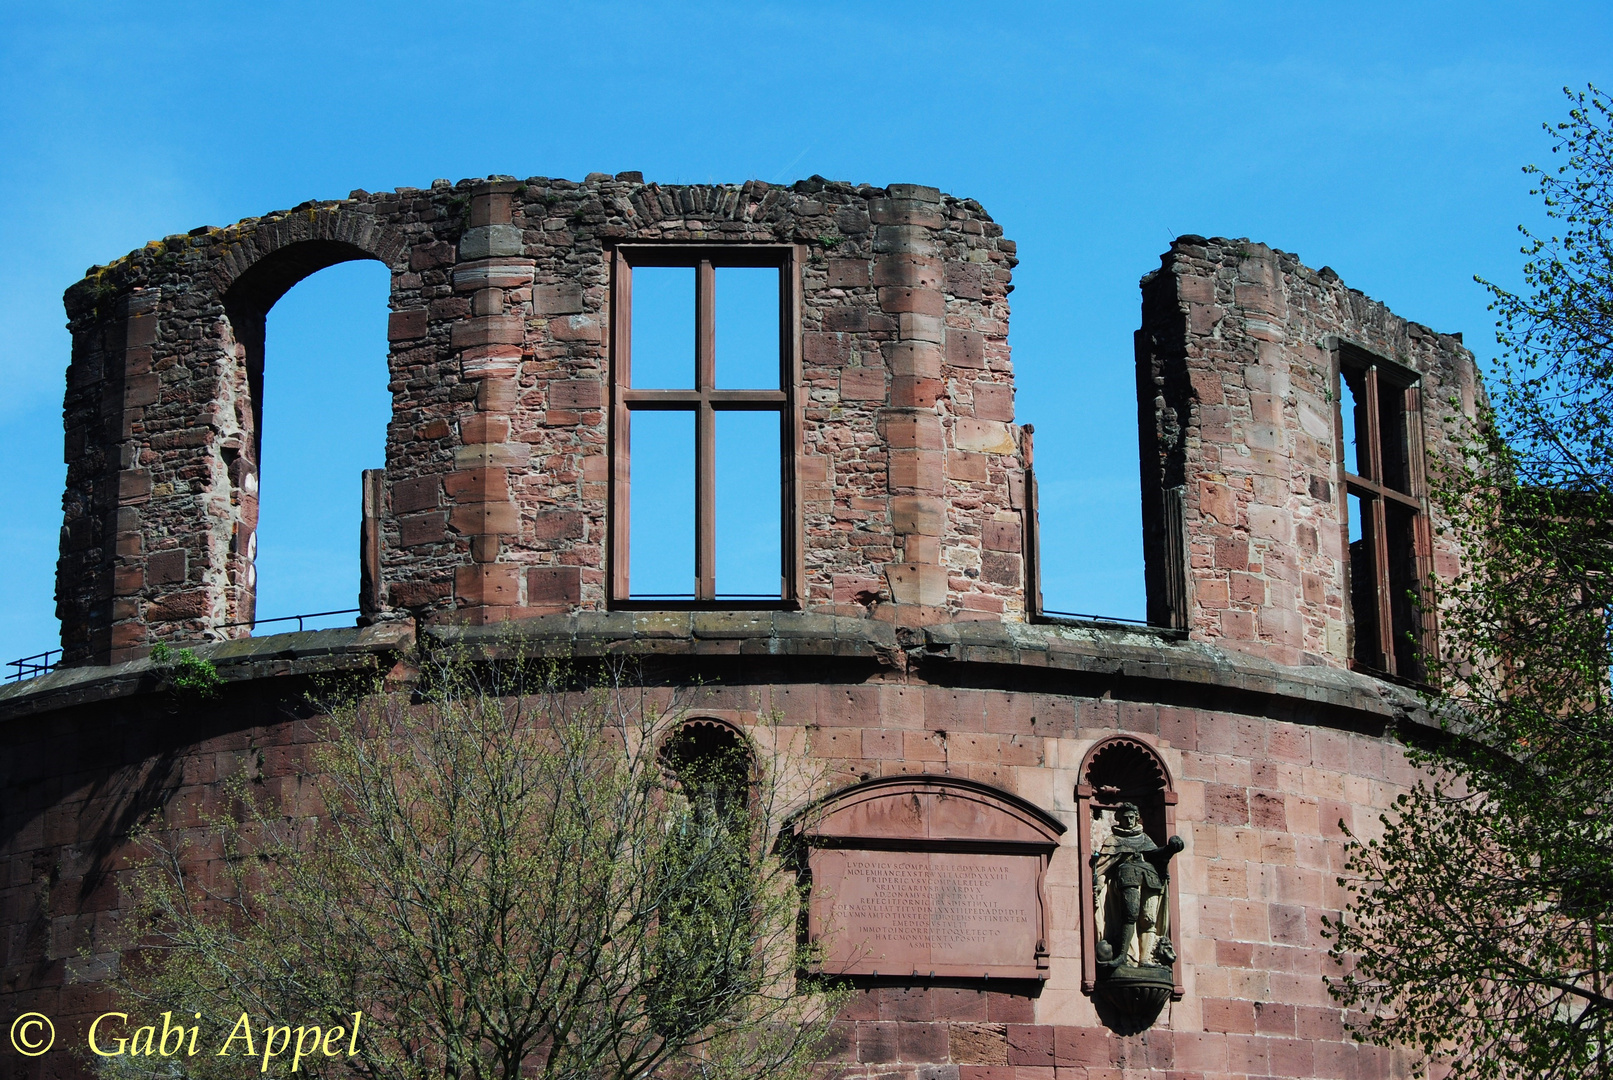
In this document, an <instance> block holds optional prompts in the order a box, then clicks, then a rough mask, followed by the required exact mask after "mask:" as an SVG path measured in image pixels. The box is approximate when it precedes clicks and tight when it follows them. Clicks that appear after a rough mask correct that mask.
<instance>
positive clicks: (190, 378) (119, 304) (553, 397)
mask: <svg viewBox="0 0 1613 1080" xmlns="http://www.w3.org/2000/svg"><path fill="white" fill-rule="evenodd" d="M1001 233H1002V230H1001V229H1000V228H999V227H998V226H997V225H996V224H995V223H993V222H992V221H991V219H990V218H989V217H988V216H987V215H986V214H985V212H984V211H983V210H982V209H981V208H980V206H979V204H978V203H975V202H973V201H972V200H959V199H955V198H952V197H951V196H943V195H942V194H941V193H940V192H938V191H936V190H935V189H934V188H926V187H920V186H917V185H901V184H898V185H893V186H892V187H890V188H888V189H887V188H872V187H868V186H863V187H853V186H851V185H849V184H839V183H829V182H824V181H819V180H812V181H803V182H801V183H799V184H796V185H795V186H794V187H791V188H780V187H772V186H769V185H767V184H762V183H756V182H753V183H749V184H745V185H742V186H712V187H674V188H663V187H660V186H658V185H654V184H644V183H643V182H642V181H641V180H640V178H639V177H638V174H629V173H624V174H622V175H621V176H618V177H615V178H613V177H610V176H606V175H603V174H596V175H593V176H590V177H589V178H588V179H587V180H586V181H584V182H582V183H580V184H579V183H574V182H570V181H564V180H549V179H545V178H534V179H532V180H528V181H525V182H519V183H518V182H515V181H513V180H499V181H493V182H471V181H462V182H461V183H460V184H458V185H455V186H449V185H447V184H446V183H439V184H437V185H434V186H433V187H432V189H431V190H429V191H424V190H416V189H399V190H398V191H395V192H382V193H378V194H370V193H366V192H362V191H360V192H354V193H353V194H352V196H350V197H349V198H348V199H345V200H340V201H335V202H325V203H308V204H304V206H302V207H299V208H298V209H296V210H293V211H290V212H286V213H279V214H272V215H269V216H268V217H265V218H261V219H248V220H246V221H243V222H241V223H239V224H237V225H233V226H230V227H229V228H226V229H212V228H204V229H198V230H194V231H193V232H192V233H191V234H188V235H184V236H173V237H169V238H167V239H166V240H163V241H160V242H155V243H153V244H150V245H148V246H147V247H146V248H144V249H141V250H140V251H136V252H133V253H131V254H130V255H128V256H127V257H125V258H124V259H121V260H119V261H118V262H116V263H114V264H112V265H111V266H108V267H98V268H95V269H94V270H93V271H92V273H91V274H90V275H89V276H88V277H87V278H86V279H85V280H84V281H83V282H81V283H79V284H78V285H75V286H74V287H73V288H72V289H70V290H68V294H67V307H68V314H69V317H70V319H71V320H72V323H71V325H72V329H73V335H74V352H73V363H72V366H71V368H70V370H69V373H68V381H69V391H68V395H67V400H66V414H67V428H68V437H67V458H68V493H67V498H66V519H65V527H64V530H63V539H62V557H61V563H60V566H59V570H58V611H59V614H60V616H61V618H62V620H63V643H64V649H65V653H66V656H65V659H66V661H67V662H69V663H79V662H84V661H86V660H95V661H99V662H105V661H107V660H109V659H127V658H130V657H133V656H137V655H141V654H142V652H143V650H144V649H145V648H146V647H147V646H148V645H149V644H150V642H152V641H156V640H197V639H200V640H207V639H216V638H219V637H232V636H238V635H240V634H242V633H244V632H245V630H244V629H243V628H239V627H237V628H233V629H229V628H225V627H224V626H223V624H225V623H230V622H240V621H244V620H249V619H250V618H251V617H252V616H253V613H254V612H253V601H254V586H255V580H254V576H253V568H252V558H253V555H254V553H255V538H254V535H255V529H256V524H257V489H256V476H257V441H258V434H257V424H258V421H259V416H258V412H259V408H258V405H257V403H256V401H255V393H256V387H257V386H259V385H261V370H262V365H263V364H264V363H268V364H271V365H272V364H273V362H274V360H273V356H272V355H270V356H268V357H267V358H265V356H264V349H263V335H262V323H263V316H264V313H265V312H266V311H267V310H268V308H269V307H270V306H272V304H273V303H274V301H275V300H276V299H278V298H279V296H280V295H281V294H283V293H284V291H285V290H286V289H288V288H290V287H291V285H292V284H294V283H295V282H296V281H297V280H299V279H300V278H301V277H303V276H306V275H307V274H309V273H312V272H314V271H315V270H318V269H320V268H321V267H323V266H327V265H330V264H331V263H333V262H337V261H341V260H344V259H352V258H374V259H378V260H380V261H381V262H383V263H385V264H386V265H388V266H389V267H390V268H391V270H392V297H391V306H392V309H393V310H392V314H391V318H390V321H389V324H388V337H389V339H390V340H391V343H392V344H391V353H390V357H389V365H390V370H391V374H392V391H393V420H392V423H391V425H390V427H389V429H388V437H387V466H386V476H387V482H386V492H387V498H386V500H385V503H386V505H385V506H384V508H383V516H382V522H381V530H380V540H381V542H380V557H381V582H380V595H381V597H382V600H383V603H384V604H385V605H387V606H388V607H390V609H391V612H392V613H394V614H406V613H407V614H415V615H421V616H425V617H427V618H445V617H449V618H455V619H462V620H469V621H473V622H489V621H498V620H502V619H505V618H508V617H512V616H516V615H520V614H533V613H541V612H551V611H557V610H561V611H563V610H569V609H573V608H576V607H579V606H580V607H583V608H588V609H598V608H601V607H603V606H604V604H605V599H606V594H605V580H604V574H605V550H604V544H605V537H606V524H607V523H606V507H607V497H606V496H607V481H608V476H609V471H608V457H607V453H606V451H607V446H608V430H607V427H608V425H607V417H608V410H607V409H606V401H607V395H608V382H607V379H608V367H609V349H610V342H609V328H610V311H609V303H610V299H609V298H610V288H609V284H610V269H609V252H610V249H611V246H612V245H614V244H617V243H622V242H627V241H640V242H660V241H669V240H675V241H682V242H686V243H701V244H704V243H713V244H719V243H774V244H777V243H787V244H794V245H796V246H797V248H798V250H799V252H800V257H801V263H802V267H803V268H802V272H801V282H800V286H801V324H802V340H801V350H802V357H803V364H802V381H801V387H800V388H799V402H798V406H799V409H798V411H799V420H798V422H799V425H800V427H801V430H802V433H803V440H802V441H803V453H802V455H801V459H800V461H799V465H798V476H799V479H800V483H801V487H802V505H803V513H804V520H803V521H802V522H801V527H800V531H801V534H802V538H803V543H804V566H805V580H804V582H803V583H802V585H803V596H802V601H803V604H804V606H806V607H809V608H816V609H836V610H842V611H852V610H856V611H857V612H858V613H859V614H864V615H866V614H869V612H870V610H871V609H874V608H878V607H880V606H885V607H886V609H887V610H886V612H885V616H884V617H886V618H891V619H896V620H898V621H902V622H908V623H917V622H929V621H936V620H939V619H942V618H991V619H995V618H1004V617H1007V618H1017V617H1020V616H1021V615H1022V613H1023V610H1024V605H1023V596H1024V581H1023V575H1024V565H1023V560H1022V558H1021V548H1022V546H1023V540H1022V533H1023V521H1024V512H1025V508H1024V504H1023V490H1024V484H1023V469H1024V463H1023V461H1022V460H1021V455H1020V446H1019V439H1020V433H1019V430H1018V429H1017V428H1016V427H1015V426H1014V425H1013V423H1012V421H1013V415H1014V407H1013V375H1012V368H1011V364H1010V362H1009V357H1008V346H1007V333H1008V306H1007V294H1008V290H1009V287H1010V286H1009V276H1010V270H1011V268H1012V266H1013V265H1014V263H1015V262H1016V259H1015V256H1014V245H1013V243H1012V242H1010V241H1008V240H1005V239H1003V238H1002V235H1001ZM380 614H381V617H383V618H384V617H387V614H388V613H387V612H382V613H380Z"/></svg>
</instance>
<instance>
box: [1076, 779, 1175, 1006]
mask: <svg viewBox="0 0 1613 1080" xmlns="http://www.w3.org/2000/svg"><path fill="white" fill-rule="evenodd" d="M1113 812H1114V827H1113V828H1112V829H1111V830H1110V832H1109V835H1108V836H1107V837H1106V838H1105V839H1104V840H1103V842H1102V844H1101V845H1100V846H1099V847H1098V849H1097V851H1095V852H1093V854H1092V860H1091V861H1092V887H1093V894H1094V895H1093V902H1094V907H1095V908H1096V914H1097V935H1096V937H1097V943H1096V948H1095V952H1096V955H1097V961H1098V970H1099V971H1100V973H1102V976H1107V977H1108V978H1113V977H1115V976H1116V975H1121V976H1122V977H1123V978H1124V977H1127V976H1129V977H1130V978H1131V979H1136V978H1145V979H1147V978H1150V977H1153V978H1154V979H1158V978H1160V977H1162V978H1163V982H1164V984H1165V985H1166V986H1167V987H1168V986H1169V985H1170V983H1171V975H1170V969H1171V965H1173V964H1174V963H1176V949H1175V947H1174V946H1173V945H1172V944H1171V939H1170V933H1171V926H1170V904H1169V903H1168V900H1167V890H1168V889H1169V888H1170V873H1169V866H1170V861H1171V857H1172V856H1173V855H1175V854H1176V853H1177V852H1179V851H1181V850H1182V849H1183V848H1184V847H1185V846H1186V845H1185V844H1184V843H1183V842H1182V838H1181V837H1180V836H1173V837H1171V838H1170V840H1169V841H1167V842H1166V844H1165V846H1164V847H1161V846H1159V845H1158V844H1156V843H1154V841H1153V838H1152V837H1150V836H1149V835H1148V834H1147V833H1146V832H1145V831H1143V824H1142V812H1141V811H1140V810H1139V809H1138V808H1137V805H1136V804H1135V803H1129V802H1125V803H1121V804H1120V805H1119V806H1116V807H1115V808H1114V811H1113ZM1150 969H1153V970H1150ZM1102 976H1100V977H1102ZM1151 981H1152V980H1151Z"/></svg>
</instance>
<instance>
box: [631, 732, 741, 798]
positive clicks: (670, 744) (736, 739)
mask: <svg viewBox="0 0 1613 1080" xmlns="http://www.w3.org/2000/svg"><path fill="white" fill-rule="evenodd" d="M655 759H656V761H657V763H659V764H660V766H661V768H662V769H663V770H665V771H666V772H667V773H669V774H670V775H671V776H672V777H673V778H674V779H676V781H677V782H678V783H679V784H680V785H683V786H684V787H685V789H686V790H687V791H688V793H689V794H690V795H691V797H696V794H697V792H699V793H704V794H707V795H709V796H710V797H712V799H713V800H714V801H715V803H716V804H717V805H719V806H722V807H735V806H742V805H744V804H745V803H746V802H747V801H748V800H749V798H750V796H751V794H752V792H753V790H754V788H755V784H756V781H757V779H758V777H757V774H756V769H757V761H756V752H755V749H754V748H753V747H752V746H751V742H750V740H749V739H747V738H746V737H745V733H744V732H742V731H740V730H739V728H737V727H735V726H734V725H733V724H730V723H728V722H727V721H724V720H717V719H714V718H712V717H706V716H701V717H694V718H691V719H688V720H685V721H684V722H682V723H681V724H679V725H677V727H675V728H673V729H672V731H670V732H668V733H667V736H666V737H665V738H664V739H662V740H661V745H660V746H659V747H658V748H657V749H656V753H655Z"/></svg>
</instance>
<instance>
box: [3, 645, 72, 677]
mask: <svg viewBox="0 0 1613 1080" xmlns="http://www.w3.org/2000/svg"><path fill="white" fill-rule="evenodd" d="M61 655H62V650H60V649H46V650H45V651H44V652H42V653H34V655H32V656H25V657H23V658H22V659H20V660H12V661H10V662H8V663H7V664H6V667H8V668H14V669H16V670H14V671H12V672H10V673H9V674H8V675H7V676H6V682H21V681H22V680H24V679H32V678H34V677H35V676H38V675H43V674H45V673H46V672H47V671H50V670H51V669H52V668H54V667H55V666H56V665H55V664H54V663H52V662H51V657H53V656H56V657H59V656H61Z"/></svg>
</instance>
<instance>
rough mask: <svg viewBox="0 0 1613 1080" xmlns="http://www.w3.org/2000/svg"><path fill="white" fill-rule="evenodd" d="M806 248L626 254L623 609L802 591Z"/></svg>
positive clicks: (783, 599)
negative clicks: (801, 274) (798, 531)
mask: <svg viewBox="0 0 1613 1080" xmlns="http://www.w3.org/2000/svg"><path fill="white" fill-rule="evenodd" d="M796 277H797V271H796V262H795V250H794V248H790V247H782V246H732V247H702V248H685V247H676V248H674V247H649V246H624V247H621V248H618V249H617V250H616V255H615V260H614V266H613V281H612V321H611V365H612V369H611V393H612V402H611V404H612V411H611V424H612V431H611V455H612V469H611V483H612V492H611V541H610V558H611V569H610V580H611V599H612V601H613V602H616V603H619V604H624V605H628V606H633V605H638V606H665V605H668V604H673V605H677V604H719V603H720V604H722V605H723V606H745V605H764V606H766V605H775V604H784V603H787V602H791V601H793V600H794V599H795V598H796V595H797V578H798V574H797V572H796V571H795V569H794V567H795V566H796V560H797V557H798V556H797V543H796V539H795V524H794V523H795V517H796V515H795V512H794V506H795V458H796V453H795V445H796V437H797V424H796V418H795V386H796V383H797V381H798V376H797V372H798V371H799V360H798V355H797V344H796V343H797V340H798V337H799V335H798V334H797V333H796V329H795V327H796V312H795V281H796Z"/></svg>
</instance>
